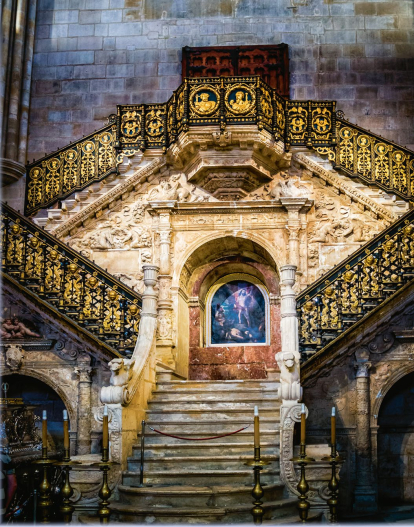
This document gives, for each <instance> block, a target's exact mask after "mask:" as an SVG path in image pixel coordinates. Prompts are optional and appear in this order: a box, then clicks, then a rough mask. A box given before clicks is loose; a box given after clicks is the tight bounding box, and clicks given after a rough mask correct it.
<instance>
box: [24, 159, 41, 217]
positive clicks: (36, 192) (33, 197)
mask: <svg viewBox="0 0 414 527" xmlns="http://www.w3.org/2000/svg"><path fill="white" fill-rule="evenodd" d="M43 179H44V169H43V168H40V167H34V168H32V169H31V170H30V172H29V184H28V189H27V203H28V205H29V207H30V208H34V207H36V205H37V204H38V203H41V202H42V198H43V183H42V181H43Z"/></svg>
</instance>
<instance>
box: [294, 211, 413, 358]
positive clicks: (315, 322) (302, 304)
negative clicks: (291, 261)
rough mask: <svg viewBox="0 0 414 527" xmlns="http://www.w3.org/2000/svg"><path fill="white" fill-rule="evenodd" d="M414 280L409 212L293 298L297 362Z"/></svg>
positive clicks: (411, 227) (411, 221) (323, 345)
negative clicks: (297, 319) (298, 351)
mask: <svg viewBox="0 0 414 527" xmlns="http://www.w3.org/2000/svg"><path fill="white" fill-rule="evenodd" d="M413 279H414V210H410V211H409V212H407V213H406V214H405V215H404V216H402V217H401V218H400V219H399V220H398V221H396V222H395V223H394V224H393V225H391V226H390V227H389V228H388V229H386V230H384V231H383V232H382V233H380V234H379V235H378V236H376V237H375V238H374V239H373V240H372V241H370V242H368V243H367V244H366V245H364V246H363V247H361V248H360V249H359V250H358V251H356V252H355V253H353V254H352V255H351V256H350V257H349V258H347V259H346V260H345V261H344V262H342V263H341V264H339V265H338V266H336V267H334V268H333V269H332V270H331V271H329V272H328V273H326V274H325V275H323V276H322V277H321V278H319V280H317V281H316V282H314V283H313V284H312V285H311V286H309V287H308V288H307V289H305V291H303V292H302V293H301V294H300V295H299V296H298V298H297V308H298V317H299V347H300V351H301V355H302V359H303V360H306V359H307V358H308V357H309V356H311V355H313V354H314V353H316V352H317V351H319V350H321V349H322V348H324V347H325V346H326V345H327V344H329V343H330V342H332V341H333V340H335V339H336V338H338V337H340V336H341V335H342V334H343V333H344V332H345V331H346V330H347V329H349V328H351V327H352V326H353V325H354V324H356V323H357V322H359V321H360V320H361V319H362V318H363V317H365V316H366V315H368V314H369V313H370V312H371V311H372V310H373V309H375V308H376V307H377V306H379V305H380V304H382V303H383V302H384V301H385V300H386V299H387V298H389V297H390V296H391V295H393V294H394V293H396V292H397V291H398V290H400V289H401V288H402V287H403V286H404V285H405V284H406V283H408V282H410V281H411V280H413Z"/></svg>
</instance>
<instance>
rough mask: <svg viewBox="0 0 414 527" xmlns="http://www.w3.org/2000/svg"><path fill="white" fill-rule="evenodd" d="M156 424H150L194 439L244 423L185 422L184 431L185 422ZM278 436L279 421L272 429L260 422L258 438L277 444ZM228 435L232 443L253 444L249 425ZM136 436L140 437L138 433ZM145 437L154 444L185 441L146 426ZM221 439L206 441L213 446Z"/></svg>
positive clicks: (238, 426)
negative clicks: (189, 426)
mask: <svg viewBox="0 0 414 527" xmlns="http://www.w3.org/2000/svg"><path fill="white" fill-rule="evenodd" d="M157 424H158V423H153V425H152V424H151V426H154V428H156V429H157V430H160V431H161V432H165V433H167V434H173V435H178V436H180V437H185V438H189V439H194V438H197V437H212V436H217V435H221V434H225V433H227V432H234V431H235V430H237V429H239V428H241V427H242V426H243V425H244V426H245V423H237V424H231V423H227V424H220V427H219V428H218V425H217V423H213V424H210V425H206V424H203V425H198V424H194V423H185V424H191V430H188V429H187V431H186V430H185V428H187V427H185V426H184V425H185V424H183V423H181V424H178V425H174V424H170V425H168V424H167V423H162V427H161V426H158V427H157V426H156V425H157ZM167 425H168V426H167ZM279 436H280V434H279V423H278V422H277V423H275V425H274V427H273V429H270V428H264V427H263V423H262V426H261V428H260V438H261V440H262V441H263V442H270V443H274V444H278V443H279ZM228 437H229V439H231V441H232V443H245V442H249V443H251V444H253V426H250V427H249V428H247V429H246V430H243V431H241V432H238V433H237V434H233V435H232V436H228ZM138 438H139V439H140V435H138ZM145 438H146V439H148V440H150V441H151V443H155V444H164V443H165V442H166V441H168V442H169V443H175V444H176V445H183V444H184V443H185V444H186V443H187V442H186V441H185V440H183V439H176V438H174V437H167V436H163V435H161V434H157V433H156V432H153V431H152V430H149V429H148V428H146V431H145ZM223 439H225V438H217V439H210V440H209V441H208V445H209V446H213V445H215V444H218V443H220V442H221V441H223ZM199 443H204V442H203V441H200V442H199ZM204 444H205V445H206V443H204ZM136 448H139V446H138V445H137V447H136Z"/></svg>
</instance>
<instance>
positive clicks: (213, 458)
mask: <svg viewBox="0 0 414 527" xmlns="http://www.w3.org/2000/svg"><path fill="white" fill-rule="evenodd" d="M250 459H252V456H251V455H248V454H246V455H243V456H231V455H229V456H208V455H207V456H191V457H188V456H171V457H168V458H165V457H154V458H145V462H146V463H149V462H151V463H153V462H156V463H161V462H164V461H174V462H175V461H180V462H183V461H202V462H205V461H209V462H211V461H248V460H250ZM262 459H265V460H266V461H268V460H271V461H277V460H278V459H280V456H278V455H277V454H266V456H262ZM128 462H132V463H140V459H139V458H136V457H128Z"/></svg>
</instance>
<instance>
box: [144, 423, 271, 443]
mask: <svg viewBox="0 0 414 527" xmlns="http://www.w3.org/2000/svg"><path fill="white" fill-rule="evenodd" d="M249 421H250V422H249ZM260 423H261V431H260V435H261V437H263V434H266V432H267V433H270V434H275V433H278V431H279V419H278V418H274V419H266V420H265V419H260ZM147 424H148V425H149V426H152V427H153V428H154V429H155V430H159V431H160V432H164V433H166V434H173V435H177V436H180V437H187V435H188V434H192V435H191V436H190V437H203V436H204V435H205V436H206V437H213V436H214V437H215V436H218V435H221V434H227V433H229V432H235V431H236V430H240V429H241V428H244V427H245V426H248V425H250V427H249V428H247V429H246V430H242V431H241V432H238V433H237V434H234V435H233V436H232V437H235V436H239V435H240V434H243V432H247V430H249V429H250V430H251V432H250V433H251V434H252V435H253V425H252V424H251V420H250V419H245V420H241V419H226V420H225V421H224V420H222V421H218V420H211V421H207V420H202V421H201V420H200V421H198V422H196V421H193V420H190V419H189V420H187V421H183V420H176V421H161V420H158V419H157V420H154V419H153V420H148V421H147ZM147 432H148V433H147ZM151 432H152V430H151ZM152 433H153V434H157V432H152ZM145 435H146V436H147V435H148V436H150V435H151V434H150V431H149V430H146V432H145ZM157 435H158V434H157ZM267 439H268V438H267V437H266V436H264V437H263V440H264V441H265V440H267Z"/></svg>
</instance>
